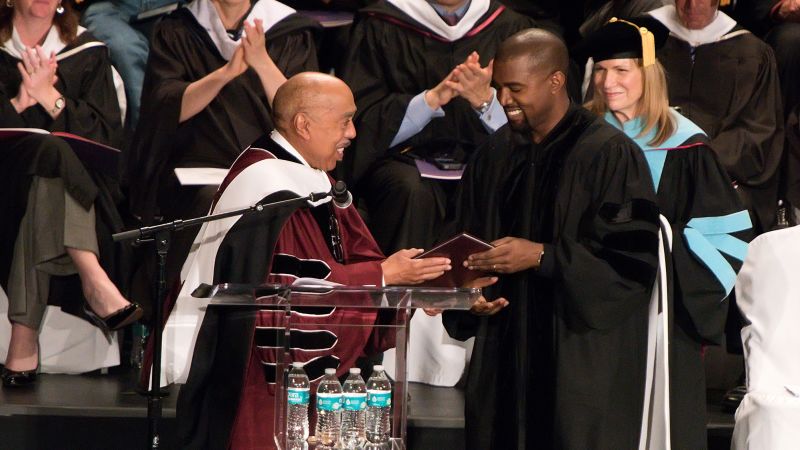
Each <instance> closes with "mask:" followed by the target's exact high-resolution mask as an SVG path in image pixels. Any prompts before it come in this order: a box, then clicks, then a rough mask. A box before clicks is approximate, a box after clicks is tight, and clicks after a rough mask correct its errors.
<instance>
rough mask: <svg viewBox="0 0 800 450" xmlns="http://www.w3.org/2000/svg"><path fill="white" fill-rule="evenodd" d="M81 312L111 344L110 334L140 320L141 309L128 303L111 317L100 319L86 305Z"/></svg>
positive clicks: (134, 304)
mask: <svg viewBox="0 0 800 450" xmlns="http://www.w3.org/2000/svg"><path fill="white" fill-rule="evenodd" d="M83 312H84V313H86V316H87V317H88V318H89V320H91V321H92V323H93V324H94V325H95V326H97V328H100V330H102V331H103V335H105V337H106V339H107V340H108V342H109V343H110V342H111V332H112V331H116V330H119V329H121V328H125V327H126V326H128V325H130V324H132V323H134V322H136V321H137V320H139V319H141V318H142V313H143V310H142V307H141V306H139V304H138V303H130V304H129V305H128V306H126V307H124V308H122V309H120V310H118V311H117V312H114V313H111V315H109V316H106V317H105V318H101V317H100V316H98V315H97V314H95V313H94V311H92V308H90V307H89V304H88V303H84V304H83Z"/></svg>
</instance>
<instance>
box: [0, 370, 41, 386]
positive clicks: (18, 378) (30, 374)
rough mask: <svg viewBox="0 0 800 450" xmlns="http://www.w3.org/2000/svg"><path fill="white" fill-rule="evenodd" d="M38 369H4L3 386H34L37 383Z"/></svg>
mask: <svg viewBox="0 0 800 450" xmlns="http://www.w3.org/2000/svg"><path fill="white" fill-rule="evenodd" d="M36 370H37V369H33V370H23V371H22V372H17V371H16V370H9V369H5V368H4V369H3V375H2V378H3V386H4V387H7V388H16V387H25V386H32V385H33V384H34V383H36Z"/></svg>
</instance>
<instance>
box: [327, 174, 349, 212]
mask: <svg viewBox="0 0 800 450" xmlns="http://www.w3.org/2000/svg"><path fill="white" fill-rule="evenodd" d="M331 198H333V204H334V205H335V206H336V207H337V208H341V209H345V208H348V207H349V206H350V205H352V204H353V196H352V195H351V194H350V191H348V190H347V184H345V182H344V181H342V180H339V181H337V182H336V183H334V184H333V187H332V188H331Z"/></svg>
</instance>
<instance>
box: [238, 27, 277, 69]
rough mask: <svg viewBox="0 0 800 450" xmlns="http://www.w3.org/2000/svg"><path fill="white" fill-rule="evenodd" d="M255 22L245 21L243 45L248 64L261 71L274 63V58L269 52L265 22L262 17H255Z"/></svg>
mask: <svg viewBox="0 0 800 450" xmlns="http://www.w3.org/2000/svg"><path fill="white" fill-rule="evenodd" d="M253 22H254V23H253V24H251V23H249V22H245V23H244V37H243V38H242V47H243V48H244V60H245V62H247V65H248V66H250V67H252V68H253V69H255V70H256V71H259V70H260V69H263V68H265V67H267V66H268V65H269V64H272V59H271V58H270V57H269V54H268V53H267V44H266V38H265V37H264V22H263V21H262V20H261V19H255V20H254V21H253Z"/></svg>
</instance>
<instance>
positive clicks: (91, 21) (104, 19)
mask: <svg viewBox="0 0 800 450" xmlns="http://www.w3.org/2000/svg"><path fill="white" fill-rule="evenodd" d="M177 1H178V0H147V1H144V0H108V1H106V0H101V1H92V0H83V1H82V0H75V2H76V4H77V5H78V6H79V7H85V10H84V11H83V13H82V14H81V23H82V24H83V25H84V26H85V27H86V28H87V29H88V30H89V31H91V32H92V34H93V35H95V36H97V38H98V39H100V40H101V41H103V42H105V43H106V45H107V46H108V48H109V51H110V53H111V62H112V63H113V64H114V67H116V69H117V70H119V72H120V75H121V76H122V79H123V80H124V81H125V96H126V97H127V100H128V110H127V112H128V114H127V121H128V124H129V125H130V127H131V129H133V128H136V124H137V123H138V122H139V106H140V105H141V97H142V83H143V81H144V71H145V66H146V65H147V53H148V50H149V48H150V42H149V40H148V33H147V29H146V27H149V26H151V25H152V23H153V22H152V21H148V22H142V23H136V22H135V20H134V17H135V16H136V15H138V14H140V13H142V12H145V11H148V10H153V9H156V8H160V7H163V6H166V5H170V4H173V3H177ZM87 4H88V5H87Z"/></svg>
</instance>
